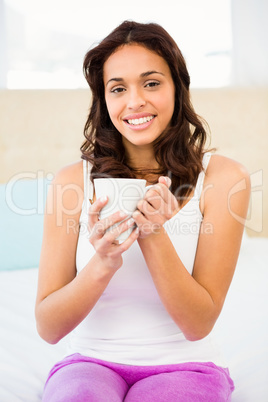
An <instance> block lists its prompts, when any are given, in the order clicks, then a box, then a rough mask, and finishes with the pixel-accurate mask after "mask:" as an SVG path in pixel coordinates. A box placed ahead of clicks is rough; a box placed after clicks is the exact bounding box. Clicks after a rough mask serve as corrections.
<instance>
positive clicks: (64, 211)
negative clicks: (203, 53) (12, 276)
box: [36, 21, 250, 402]
mask: <svg viewBox="0 0 268 402" xmlns="http://www.w3.org/2000/svg"><path fill="white" fill-rule="evenodd" d="M84 72H85V76H86V79H87V81H88V83H89V86H90V88H91V91H92V105H91V109H90V113H89V117H88V120H87V122H86V125H85V138H86V140H85V142H84V144H83V145H82V147H81V151H82V159H83V161H81V162H78V163H76V164H74V165H71V166H68V167H66V168H64V169H63V170H62V171H60V172H59V173H58V174H57V176H56V177H55V179H54V182H53V184H52V186H51V189H50V192H49V195H48V200H47V210H46V214H45V222H44V238H43V246H42V253H41V259H40V268H39V285H38V294H37V301H36V320H37V328H38V331H39V334H40V336H41V337H42V338H43V339H45V340H46V341H48V342H50V343H56V342H58V341H59V340H60V339H62V338H63V337H64V336H66V335H67V334H70V337H69V341H68V343H69V350H68V352H67V356H66V357H65V358H64V359H63V360H62V361H61V362H59V363H57V364H56V365H55V367H53V369H52V370H51V372H50V374H49V378H48V380H47V382H46V386H45V390H44V395H43V400H44V401H50V402H51V401H57V402H59V401H109V402H113V401H123V400H125V401H146V402H148V401H206V402H207V401H217V402H218V401H227V400H230V398H231V393H232V391H233V388H234V387H233V382H232V379H231V378H230V376H229V372H228V369H227V368H226V367H225V363H224V362H223V361H222V359H221V357H220V355H219V353H218V350H217V348H215V347H214V346H213V344H212V342H211V337H210V335H209V334H210V332H211V330H212V328H213V326H214V324H215V322H216V320H217V318H218V316H219V314H220V311H221V309H222V307H223V303H224V299H225V297H226V294H227V291H228V288H229V286H230V283H231V280H232V277H233V274H234V270H235V266H236V261H237V258H238V254H239V248H240V243H241V238H242V233H243V222H244V220H245V217H246V214H247V208H248V202H249V194H250V183H249V176H248V173H247V172H246V171H245V169H244V167H243V166H241V165H240V164H239V163H237V162H235V161H233V160H230V159H228V158H225V157H223V156H220V155H216V154H213V155H212V154H211V153H210V152H206V150H205V141H206V131H205V129H204V126H203V124H202V122H201V119H200V118H199V117H198V116H197V115H196V113H195V112H194V110H193V107H192V106H191V103H190V94H189V85H190V79H189V75H188V72H187V68H186V65H185V61H184V59H183V56H182V54H181V52H180V50H179V49H178V46H177V45H176V43H175V42H174V40H173V39H172V38H171V37H170V36H169V34H168V33H167V32H166V31H165V30H164V29H163V28H162V27H160V26H159V25H157V24H140V23H135V22H129V21H125V22H123V23H122V24H121V25H120V26H118V27H117V28H116V29H115V30H114V31H113V32H112V33H111V34H110V35H108V36H107V37H106V38H105V39H104V40H103V41H102V42H101V43H100V44H99V45H97V46H96V47H95V48H93V49H91V50H89V52H88V53H87V54H86V56H85V60H84ZM96 176H98V177H101V176H111V177H132V178H145V179H146V180H147V184H153V185H154V186H153V187H152V188H151V189H150V190H149V191H148V192H147V193H146V196H145V197H144V199H143V200H141V201H140V202H139V204H138V208H137V210H136V211H135V212H134V213H133V216H132V218H130V219H126V220H123V219H124V218H125V216H124V215H122V214H120V212H118V213H115V214H113V215H111V216H110V217H109V219H106V220H101V219H99V213H100V211H101V209H102V208H103V207H104V205H106V203H107V201H108V200H107V197H104V198H101V199H96V197H95V193H94V185H93V178H94V177H96ZM241 182H242V183H244V184H245V185H244V186H243V190H240V191H237V185H238V184H239V183H241ZM240 188H241V187H240ZM89 198H90V199H91V204H92V205H90V204H89V202H88V199H89ZM237 217H239V219H237ZM118 222H120V224H119V226H117V228H116V229H114V230H112V231H109V232H106V229H107V228H109V227H110V226H112V225H113V224H115V223H118ZM129 226H133V231H132V233H131V235H130V236H129V238H128V239H127V240H125V241H124V242H123V243H121V244H118V242H117V241H116V238H117V236H118V234H119V233H121V232H123V231H125V230H126V229H127V228H128V227H129Z"/></svg>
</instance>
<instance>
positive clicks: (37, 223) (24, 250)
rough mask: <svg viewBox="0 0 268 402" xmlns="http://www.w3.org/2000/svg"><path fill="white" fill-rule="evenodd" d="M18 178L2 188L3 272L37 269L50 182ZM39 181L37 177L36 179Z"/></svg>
mask: <svg viewBox="0 0 268 402" xmlns="http://www.w3.org/2000/svg"><path fill="white" fill-rule="evenodd" d="M25 176H26V177H32V176H33V175H32V174H29V175H28V176H27V174H19V175H16V176H15V177H14V178H13V179H12V180H10V181H9V182H8V183H6V184H1V185H0V271H1V270H14V269H24V268H32V267H37V266H38V264H39V257H40V251H41V243H42V235H43V213H44V207H45V199H46V194H47V188H48V184H49V182H50V181H49V180H48V179H43V178H42V179H29V180H25ZM34 177H36V175H34Z"/></svg>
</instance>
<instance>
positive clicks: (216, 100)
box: [0, 88, 268, 236]
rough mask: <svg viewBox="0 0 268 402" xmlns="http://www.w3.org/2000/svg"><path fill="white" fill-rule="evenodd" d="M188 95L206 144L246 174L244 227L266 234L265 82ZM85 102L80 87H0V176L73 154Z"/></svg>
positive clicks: (51, 164)
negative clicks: (203, 124) (204, 126)
mask: <svg viewBox="0 0 268 402" xmlns="http://www.w3.org/2000/svg"><path fill="white" fill-rule="evenodd" d="M192 100H193V104H194V107H195V109H196V111H197V113H198V114H200V115H201V116H203V117H204V118H205V119H206V120H207V122H208V123H209V126H210V129H211V145H212V146H216V147H217V149H218V152H219V153H221V154H223V155H226V156H228V157H230V158H233V159H236V160H238V161H240V162H241V163H242V164H244V165H245V166H246V167H247V169H248V171H249V172H250V174H251V178H252V185H253V188H252V202H251V207H250V211H249V217H248V222H247V225H246V226H247V231H248V233H249V234H250V235H253V236H268V179H267V177H268V158H267V150H268V88H267V89H255V88H244V89H195V90H193V91H192ZM89 102H90V93H89V91H87V90H84V89H81V90H35V91H31V90H15V91H13V90H2V91H0V182H2V183H4V182H6V181H8V180H9V179H10V178H11V177H12V176H14V175H15V174H17V173H20V172H31V173H33V174H35V173H37V172H38V171H39V174H41V175H42V174H44V175H46V174H48V173H55V172H56V171H57V170H58V169H60V168H61V167H62V166H64V165H66V164H68V163H72V162H74V161H76V160H78V159H79V158H80V151H79V148H80V145H81V143H82V141H83V126H84V123H85V120H86V116H87V112H88V107H89ZM40 172H41V173H40Z"/></svg>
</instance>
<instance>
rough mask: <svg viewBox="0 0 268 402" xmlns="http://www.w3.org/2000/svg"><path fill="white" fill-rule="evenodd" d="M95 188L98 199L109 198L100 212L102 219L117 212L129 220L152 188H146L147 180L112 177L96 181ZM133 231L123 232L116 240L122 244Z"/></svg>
mask: <svg viewBox="0 0 268 402" xmlns="http://www.w3.org/2000/svg"><path fill="white" fill-rule="evenodd" d="M94 187H95V193H96V197H97V198H100V197H105V196H108V202H107V204H106V205H105V206H104V207H103V208H102V210H101V211H100V219H104V218H107V217H108V216H110V215H112V214H113V213H115V212H117V211H123V212H124V213H125V214H127V215H128V217H127V218H126V219H128V218H129V217H131V215H132V213H133V212H134V211H135V210H136V208H137V204H138V202H139V201H140V200H141V199H142V198H144V195H145V193H146V192H147V191H148V190H149V188H151V187H152V186H147V187H146V180H143V179H127V178H114V177H110V178H99V179H94ZM119 223H120V222H119ZM119 223H117V224H115V225H113V226H111V227H110V228H109V229H108V230H111V229H112V228H114V227H116V226H117V225H119ZM133 229H134V227H130V228H129V229H127V230H126V231H125V232H122V233H121V234H120V235H119V236H118V237H117V239H116V240H118V241H119V243H122V242H123V241H125V240H126V239H127V238H128V236H129V235H130V234H131V232H132V230H133Z"/></svg>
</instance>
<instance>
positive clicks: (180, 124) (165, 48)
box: [81, 21, 206, 202]
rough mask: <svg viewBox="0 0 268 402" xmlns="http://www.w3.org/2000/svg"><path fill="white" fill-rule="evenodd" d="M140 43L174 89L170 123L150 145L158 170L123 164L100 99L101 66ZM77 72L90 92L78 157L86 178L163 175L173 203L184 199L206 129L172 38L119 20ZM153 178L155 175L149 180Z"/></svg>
mask: <svg viewBox="0 0 268 402" xmlns="http://www.w3.org/2000/svg"><path fill="white" fill-rule="evenodd" d="M132 43H134V44H140V45H142V46H145V47H146V48H147V49H149V50H151V51H154V52H156V53H157V54H158V55H160V56H161V57H163V58H164V60H165V61H166V63H167V64H168V66H169V68H170V71H171V75H172V78H173V81H174V85H175V106H174V112H173V115H172V119H171V124H170V125H169V126H168V128H167V129H165V130H164V132H163V133H161V135H160V136H159V137H158V138H157V140H155V141H154V143H153V146H154V153H155V158H156V160H157V162H158V164H159V166H160V168H159V169H157V170H154V169H151V170H150V169H147V170H146V171H145V170H144V169H143V168H142V171H139V170H137V169H134V168H133V167H131V166H129V164H128V161H127V158H126V153H125V149H124V146H123V143H122V136H121V134H120V133H119V132H118V131H117V129H116V128H115V127H114V125H113V124H112V122H111V119H110V117H109V114H108V110H107V107H106V102H105V96H104V84H103V65H104V63H105V61H106V60H107V59H108V58H109V56H111V54H113V53H114V52H115V51H116V50H117V49H118V48H119V47H120V46H122V45H125V44H132ZM83 71H84V75H85V78H86V80H87V82H88V84H89V87H90V89H91V93H92V98H91V108H90V112H89V116H88V119H87V121H86V124H85V127H84V136H85V138H86V140H85V141H84V143H83V144H82V146H81V152H82V158H83V159H86V160H88V161H89V162H90V163H91V164H92V170H91V179H92V178H93V177H94V176H96V175H98V176H102V175H103V176H107V175H109V176H113V177H137V175H139V176H143V177H148V176H150V175H169V177H170V178H171V180H172V185H171V191H172V192H173V193H174V194H175V195H176V197H177V198H178V200H179V202H180V200H182V199H183V198H184V197H186V196H187V195H189V193H190V192H191V190H192V189H193V187H194V186H195V184H196V181H197V177H198V174H199V173H200V171H201V170H202V157H203V153H204V145H205V142H206V130H205V128H204V125H203V124H204V123H202V120H201V118H200V117H199V116H198V115H197V114H196V113H195V111H194V109H193V107H192V104H191V100H190V92H189V86H190V77H189V74H188V71H187V67H186V63H185V60H184V57H183V55H182V53H181V51H180V49H179V48H178V46H177V44H176V42H175V41H174V40H173V38H172V37H171V36H170V35H169V34H168V33H167V32H166V30H165V29H164V28H163V27H161V26H160V25H158V24H156V23H148V24H142V23H137V22H134V21H124V22H123V23H122V24H120V25H119V26H118V27H117V28H115V29H114V30H113V31H112V32H111V33H110V34H109V35H108V36H107V37H106V38H105V39H103V40H102V41H101V42H100V43H99V44H98V45H97V46H95V47H94V48H93V49H90V50H89V51H88V52H87V54H86V55H85V58H84V64H83ZM154 177H157V176H154Z"/></svg>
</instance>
